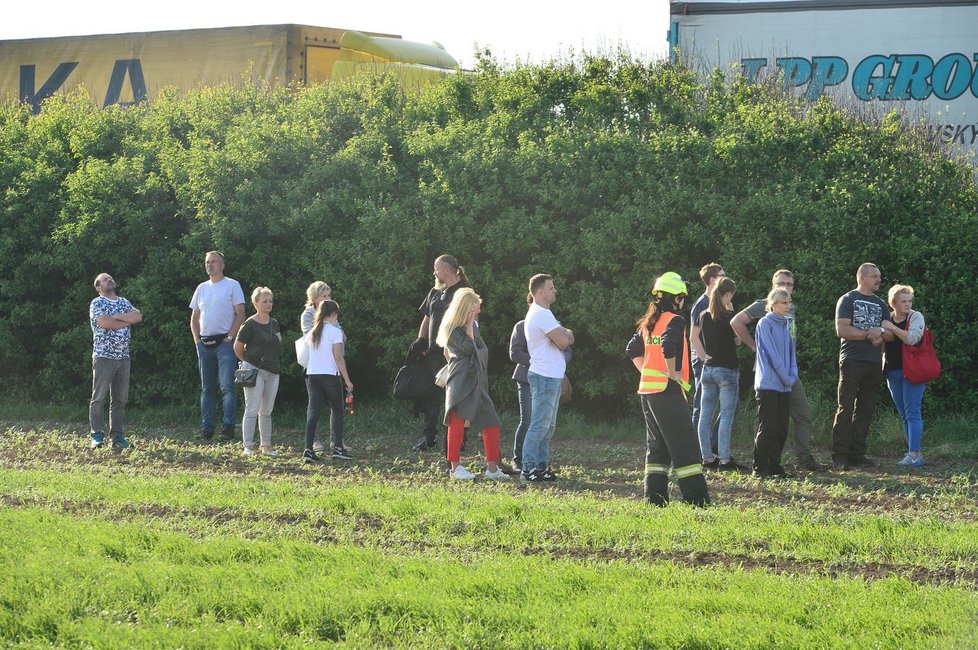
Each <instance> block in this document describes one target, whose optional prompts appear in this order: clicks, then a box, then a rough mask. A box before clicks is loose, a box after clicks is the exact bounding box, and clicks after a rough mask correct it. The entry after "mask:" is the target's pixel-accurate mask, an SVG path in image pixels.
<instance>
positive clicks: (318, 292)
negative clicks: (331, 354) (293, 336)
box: [299, 280, 333, 335]
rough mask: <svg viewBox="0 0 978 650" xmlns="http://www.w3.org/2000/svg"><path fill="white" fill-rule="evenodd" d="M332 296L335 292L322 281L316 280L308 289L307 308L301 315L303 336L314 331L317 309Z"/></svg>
mask: <svg viewBox="0 0 978 650" xmlns="http://www.w3.org/2000/svg"><path fill="white" fill-rule="evenodd" d="M332 296H333V290H332V289H331V288H330V286H329V285H328V284H326V283H325V282H323V281H322V280H316V281H315V282H313V283H312V284H310V285H309V286H308V287H307V288H306V307H305V309H303V310H302V313H301V314H300V315H299V327H300V328H301V329H302V334H303V335H306V334H308V333H309V330H311V329H312V326H313V321H314V320H315V319H316V308H317V307H319V305H321V304H322V302H323V301H324V300H329V299H330V298H331V297H332Z"/></svg>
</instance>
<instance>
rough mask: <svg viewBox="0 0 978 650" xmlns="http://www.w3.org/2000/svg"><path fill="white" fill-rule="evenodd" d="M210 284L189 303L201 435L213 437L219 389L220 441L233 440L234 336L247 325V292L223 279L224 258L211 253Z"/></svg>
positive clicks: (208, 257)
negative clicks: (245, 305)
mask: <svg viewBox="0 0 978 650" xmlns="http://www.w3.org/2000/svg"><path fill="white" fill-rule="evenodd" d="M204 270H205V271H207V277H208V279H207V281H206V282H201V283H200V284H199V285H197V289H196V291H194V297H193V298H192V299H191V300H190V309H192V310H193V311H192V313H191V315H190V333H191V334H193V337H194V343H195V344H196V345H197V362H198V365H199V367H200V433H199V434H198V436H197V437H198V438H200V439H201V440H209V439H210V438H211V437H213V435H214V421H215V419H216V418H215V411H216V409H217V400H216V397H217V390H218V388H220V390H221V403H222V407H223V410H224V420H223V423H224V424H223V426H222V427H221V438H222V439H223V440H225V441H229V440H232V439H233V438H234V420H235V418H236V417H237V411H238V396H237V393H235V390H234V369H235V367H236V366H237V362H238V359H237V357H236V356H235V355H234V337H235V336H237V334H238V328H239V327H241V323H243V322H244V317H245V308H244V292H242V291H241V285H240V284H238V281H237V280H232V279H231V278H228V277H225V276H224V255H223V254H221V253H219V252H218V251H210V252H209V253H207V255H206V256H205V257H204Z"/></svg>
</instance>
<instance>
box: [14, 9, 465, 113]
mask: <svg viewBox="0 0 978 650" xmlns="http://www.w3.org/2000/svg"><path fill="white" fill-rule="evenodd" d="M457 67H458V63H457V62H456V61H455V59H454V58H453V57H452V56H451V55H450V54H449V53H448V52H446V51H445V50H444V49H443V48H442V47H441V46H439V45H437V44H424V43H415V42H411V41H405V40H402V39H401V37H399V36H396V35H393V34H377V33H370V32H356V31H350V30H344V29H334V28H331V27H313V26H310V25H253V26H248V27H219V28H214V29H188V30H178V31H160V32H138V33H130V34H101V35H93V36H66V37H57V38H33V39H24V40H8V41H0V98H2V99H5V100H11V99H18V100H21V101H25V102H28V103H29V104H31V105H32V106H33V108H34V110H35V112H36V111H38V110H40V106H41V103H42V102H43V101H44V100H45V99H46V98H48V97H51V96H52V95H54V94H55V93H58V92H64V91H70V90H75V89H78V88H81V89H84V90H85V91H87V92H88V93H89V94H91V95H92V98H93V99H94V100H95V101H98V102H101V103H102V105H103V106H109V105H112V104H120V105H132V104H136V103H139V102H143V101H147V100H152V98H153V97H155V96H156V94H157V93H158V92H159V91H160V90H161V89H163V88H166V87H174V88H177V89H179V90H187V89H190V88H195V87H201V86H214V85H218V84H222V83H232V84H234V83H239V82H240V81H242V80H248V79H250V80H251V81H253V82H264V83H268V84H271V85H276V86H288V85H299V84H314V83H318V82H321V81H325V80H327V79H342V78H345V77H348V76H350V75H353V74H355V73H356V72H358V71H360V70H368V69H369V70H390V71H393V72H394V73H395V74H397V75H398V76H399V77H401V78H402V80H403V81H404V83H405V84H406V85H408V86H416V85H419V84H422V83H425V82H427V81H430V80H431V79H434V78H438V77H442V76H444V75H446V74H452V73H454V72H455V71H456V69H457Z"/></svg>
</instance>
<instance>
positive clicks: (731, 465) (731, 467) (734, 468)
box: [716, 458, 747, 473]
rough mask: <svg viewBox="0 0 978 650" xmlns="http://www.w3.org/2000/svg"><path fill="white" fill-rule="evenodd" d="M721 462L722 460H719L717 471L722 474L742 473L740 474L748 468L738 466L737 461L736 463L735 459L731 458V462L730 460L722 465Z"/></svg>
mask: <svg viewBox="0 0 978 650" xmlns="http://www.w3.org/2000/svg"><path fill="white" fill-rule="evenodd" d="M719 461H720V459H719V458H717V466H716V469H717V470H718V471H720V472H737V473H740V472H744V471H747V468H746V467H744V466H743V465H738V464H737V461H735V460H734V459H733V458H731V459H730V460H728V461H727V462H725V463H721V462H719Z"/></svg>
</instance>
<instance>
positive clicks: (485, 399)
mask: <svg viewBox="0 0 978 650" xmlns="http://www.w3.org/2000/svg"><path fill="white" fill-rule="evenodd" d="M481 306H482V299H481V298H480V297H479V294H477V293H476V292H475V291H473V290H472V289H468V288H464V289H459V290H458V291H457V292H455V296H454V297H453V298H452V302H451V304H450V305H449V307H448V311H447V312H445V316H444V318H442V321H441V326H440V327H439V328H438V337H437V339H436V341H435V343H436V344H437V345H438V346H439V347H442V348H444V349H445V358H446V359H447V360H448V367H447V368H446V370H445V372H446V373H447V374H446V375H445V377H446V380H445V424H447V425H448V442H447V445H446V447H447V450H446V451H447V453H446V455H447V457H448V462H449V463H451V466H452V473H451V477H452V478H453V479H460V480H471V479H474V478H475V474H473V473H472V472H470V471H469V470H467V469H465V467H464V466H463V465H462V464H461V463H460V462H459V452H460V451H461V448H462V437H463V435H464V433H465V429H466V428H467V427H472V428H474V429H476V430H479V429H481V430H482V442H483V447H484V449H485V453H486V474H485V476H486V478H488V479H491V480H494V481H499V480H506V479H508V478H509V476H508V475H507V474H506V473H505V472H503V471H502V470H501V469H500V467H499V464H498V463H499V428H500V424H501V423H500V420H499V415H497V414H496V407H495V406H494V405H493V403H492V398H491V397H489V369H488V363H489V348H488V347H486V344H485V342H484V341H483V340H482V337H481V336H480V335H479V326H478V324H477V323H476V318H477V317H478V315H479V312H480V311H481V309H482V307H481Z"/></svg>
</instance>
